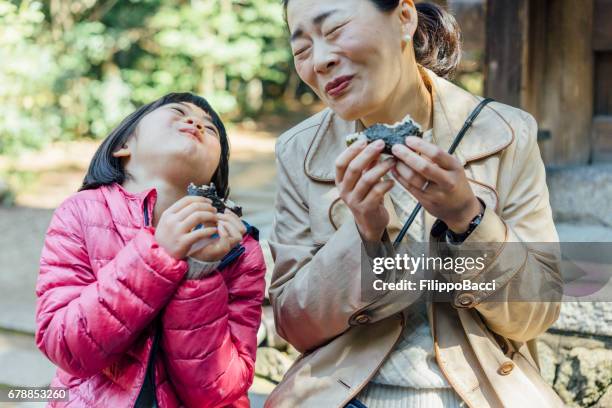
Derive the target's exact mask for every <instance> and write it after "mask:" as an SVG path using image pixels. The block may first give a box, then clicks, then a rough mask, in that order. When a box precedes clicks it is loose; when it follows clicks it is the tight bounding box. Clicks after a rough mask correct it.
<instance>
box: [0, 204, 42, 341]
mask: <svg viewBox="0 0 612 408" xmlns="http://www.w3.org/2000/svg"><path fill="white" fill-rule="evenodd" d="M0 211H1V213H0V231H2V233H1V234H0V311H1V312H0V328H7V329H11V330H18V331H24V332H30V333H34V327H35V325H34V309H35V305H36V295H35V292H34V288H35V285H36V278H37V276H38V262H39V258H40V251H41V249H42V245H43V242H44V237H45V232H46V230H47V227H48V225H49V221H50V220H51V215H52V211H51V210H45V209H34V208H22V207H13V208H6V209H1V210H0Z"/></svg>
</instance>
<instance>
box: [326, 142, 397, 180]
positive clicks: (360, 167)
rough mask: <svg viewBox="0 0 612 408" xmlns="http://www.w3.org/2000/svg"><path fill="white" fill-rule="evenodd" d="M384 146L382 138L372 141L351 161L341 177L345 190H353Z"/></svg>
mask: <svg viewBox="0 0 612 408" xmlns="http://www.w3.org/2000/svg"><path fill="white" fill-rule="evenodd" d="M384 147H385V143H384V142H383V141H382V140H378V141H376V142H374V143H370V144H369V145H368V146H367V147H366V148H365V149H363V150H362V151H361V152H360V153H359V154H358V155H357V156H356V157H355V158H354V159H353V160H351V161H350V163H349V164H348V165H347V166H346V167H345V169H346V170H345V171H344V173H343V177H342V178H341V179H340V180H341V185H342V189H343V190H345V191H351V190H353V188H355V184H357V181H358V180H359V178H360V177H361V174H362V173H363V171H364V170H365V169H367V167H368V166H369V165H370V163H372V162H373V161H377V160H378V158H379V157H380V154H381V152H382V150H383V149H384ZM336 169H337V168H336ZM336 176H338V174H336Z"/></svg>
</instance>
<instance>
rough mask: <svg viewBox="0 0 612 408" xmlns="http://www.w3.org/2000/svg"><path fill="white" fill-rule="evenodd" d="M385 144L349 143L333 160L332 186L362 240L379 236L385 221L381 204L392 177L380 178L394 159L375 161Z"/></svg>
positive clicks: (378, 239) (390, 185) (391, 183)
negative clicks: (336, 189)
mask: <svg viewBox="0 0 612 408" xmlns="http://www.w3.org/2000/svg"><path fill="white" fill-rule="evenodd" d="M384 146H385V144H384V142H382V141H381V140H379V141H376V142H374V143H371V144H369V145H367V143H366V142H365V141H360V142H357V143H354V144H352V145H351V146H350V147H349V148H347V149H346V150H345V151H344V152H342V154H341V155H340V156H338V159H337V160H336V186H337V187H338V190H339V192H340V197H341V198H342V200H344V202H345V203H346V205H347V206H348V208H349V209H350V210H351V212H352V213H353V216H354V217H355V222H356V224H357V228H358V229H359V232H360V234H361V236H362V238H363V239H364V240H365V241H366V242H378V241H380V240H381V238H382V236H383V233H384V232H385V228H387V225H388V224H389V213H388V212H387V209H386V208H385V206H384V204H383V200H384V197H385V194H386V193H387V192H388V191H389V190H391V188H392V187H393V180H385V181H383V180H382V179H381V178H382V176H384V175H385V174H386V173H387V172H388V171H389V170H390V169H391V167H393V165H394V164H395V160H394V159H392V158H391V159H387V160H384V161H382V162H380V163H378V159H379V157H380V154H381V152H382V150H383V148H384Z"/></svg>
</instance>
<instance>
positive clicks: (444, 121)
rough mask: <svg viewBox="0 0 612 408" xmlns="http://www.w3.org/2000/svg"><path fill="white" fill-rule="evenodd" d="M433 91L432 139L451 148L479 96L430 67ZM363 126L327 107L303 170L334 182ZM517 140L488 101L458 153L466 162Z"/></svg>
mask: <svg viewBox="0 0 612 408" xmlns="http://www.w3.org/2000/svg"><path fill="white" fill-rule="evenodd" d="M424 71H425V72H426V74H427V75H428V76H429V79H430V81H431V84H432V92H433V104H434V106H433V142H434V143H435V144H436V145H438V146H440V147H441V148H443V149H445V150H448V148H449V147H450V145H451V144H452V142H453V139H454V138H455V136H456V135H457V133H458V132H459V130H460V129H461V127H462V126H463V124H464V122H465V120H466V119H467V117H468V116H469V114H470V113H471V112H472V110H473V109H474V108H475V107H476V105H478V103H479V102H480V100H481V99H480V98H478V97H476V96H474V95H472V94H470V93H469V92H466V91H464V90H463V89H461V88H459V87H458V86H457V85H454V84H453V83H451V82H449V81H447V80H445V79H443V78H440V77H438V76H437V75H436V74H434V73H433V72H431V71H429V70H424ZM360 129H361V123H360V122H359V121H350V122H349V121H345V120H343V119H342V118H340V117H339V116H338V115H336V114H335V113H334V112H333V111H332V110H331V109H329V108H327V109H326V110H325V111H324V112H323V119H322V121H321V124H320V125H319V127H318V129H317V132H316V134H315V136H314V138H313V139H312V142H311V143H310V146H309V148H308V152H307V153H306V157H305V159H304V171H305V172H306V174H307V175H308V177H310V178H311V179H313V180H315V181H323V182H333V181H334V179H335V166H334V162H335V160H336V157H338V155H339V154H340V153H341V152H342V151H343V150H344V149H346V143H345V137H346V135H348V134H351V133H354V132H356V131H358V130H360ZM513 140H514V131H513V129H512V128H511V127H510V125H509V123H508V122H507V121H506V120H505V119H504V118H503V117H502V116H501V115H500V114H499V113H498V112H497V110H495V108H494V107H492V106H491V104H489V105H488V106H487V107H486V108H485V109H483V111H482V112H481V114H480V115H479V116H478V118H477V119H476V120H475V121H474V123H473V125H472V128H471V129H470V130H469V131H468V132H467V134H466V135H465V137H464V139H463V140H462V141H461V143H460V144H459V146H458V147H457V150H456V151H455V156H456V157H457V158H458V159H459V160H460V161H461V163H462V164H463V165H465V164H467V163H469V162H471V161H474V160H479V159H482V158H485V157H487V156H490V155H492V154H495V153H497V152H499V151H501V150H503V149H505V148H506V147H507V146H509V145H510V144H511V143H512V141H513Z"/></svg>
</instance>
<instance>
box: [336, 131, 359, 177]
mask: <svg viewBox="0 0 612 408" xmlns="http://www.w3.org/2000/svg"><path fill="white" fill-rule="evenodd" d="M366 145H367V143H366V141H365V140H361V141H359V142H355V143H353V144H352V145H350V146H349V147H348V148H347V149H346V150H344V151H343V152H342V153H340V155H339V156H338V158H337V159H336V184H340V183H341V182H342V179H343V178H344V173H345V172H346V168H347V167H348V165H349V163H350V162H351V161H352V160H353V159H354V158H355V157H357V155H358V154H359V153H361V151H362V150H363V149H364V148H365V147H366Z"/></svg>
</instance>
